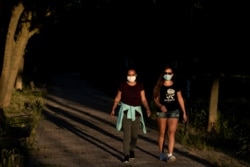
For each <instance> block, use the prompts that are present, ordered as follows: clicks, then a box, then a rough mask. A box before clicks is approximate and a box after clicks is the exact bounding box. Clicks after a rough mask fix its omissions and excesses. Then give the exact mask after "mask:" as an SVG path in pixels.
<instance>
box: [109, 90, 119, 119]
mask: <svg viewBox="0 0 250 167" xmlns="http://www.w3.org/2000/svg"><path fill="white" fill-rule="evenodd" d="M121 95H122V92H121V91H120V90H118V91H117V94H116V97H115V99H114V103H113V107H112V110H111V113H110V115H111V116H112V117H113V116H114V115H115V109H116V107H117V105H118V103H119V102H120V100H121Z"/></svg>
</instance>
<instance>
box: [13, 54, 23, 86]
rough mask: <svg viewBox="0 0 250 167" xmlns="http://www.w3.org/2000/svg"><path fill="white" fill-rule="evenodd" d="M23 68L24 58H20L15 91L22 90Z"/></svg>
mask: <svg viewBox="0 0 250 167" xmlns="http://www.w3.org/2000/svg"><path fill="white" fill-rule="evenodd" d="M23 68H24V58H22V60H21V62H20V65H19V69H18V73H17V77H16V86H15V88H16V90H23Z"/></svg>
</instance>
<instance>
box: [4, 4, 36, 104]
mask: <svg viewBox="0 0 250 167" xmlns="http://www.w3.org/2000/svg"><path fill="white" fill-rule="evenodd" d="M31 19H32V11H26V10H25V8H24V5H23V3H22V2H19V3H18V4H17V5H15V6H14V7H13V10H12V15H11V18H10V23H9V27H8V32H7V36H6V44H5V50H4V59H3V67H2V73H1V78H0V85H1V88H0V106H1V107H7V106H9V104H10V100H11V95H12V91H13V88H14V83H15V80H16V77H17V73H18V69H19V67H20V65H21V62H22V59H23V56H24V52H25V47H26V45H27V43H28V40H29V38H30V37H32V36H33V35H34V34H35V33H38V32H39V29H38V28H33V29H31Z"/></svg>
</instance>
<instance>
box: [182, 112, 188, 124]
mask: <svg viewBox="0 0 250 167" xmlns="http://www.w3.org/2000/svg"><path fill="white" fill-rule="evenodd" d="M182 122H183V123H185V122H187V115H186V113H184V114H183V118H182Z"/></svg>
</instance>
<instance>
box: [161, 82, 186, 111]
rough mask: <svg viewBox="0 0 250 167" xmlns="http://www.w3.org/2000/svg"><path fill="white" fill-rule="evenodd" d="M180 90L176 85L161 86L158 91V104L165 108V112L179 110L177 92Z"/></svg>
mask: <svg viewBox="0 0 250 167" xmlns="http://www.w3.org/2000/svg"><path fill="white" fill-rule="evenodd" d="M180 90H181V89H180V87H179V86H178V85H177V84H173V85H171V86H164V85H162V86H161V89H160V103H161V104H162V105H164V106H166V108H167V110H175V109H179V102H178V98H177V92H178V91H180Z"/></svg>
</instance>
